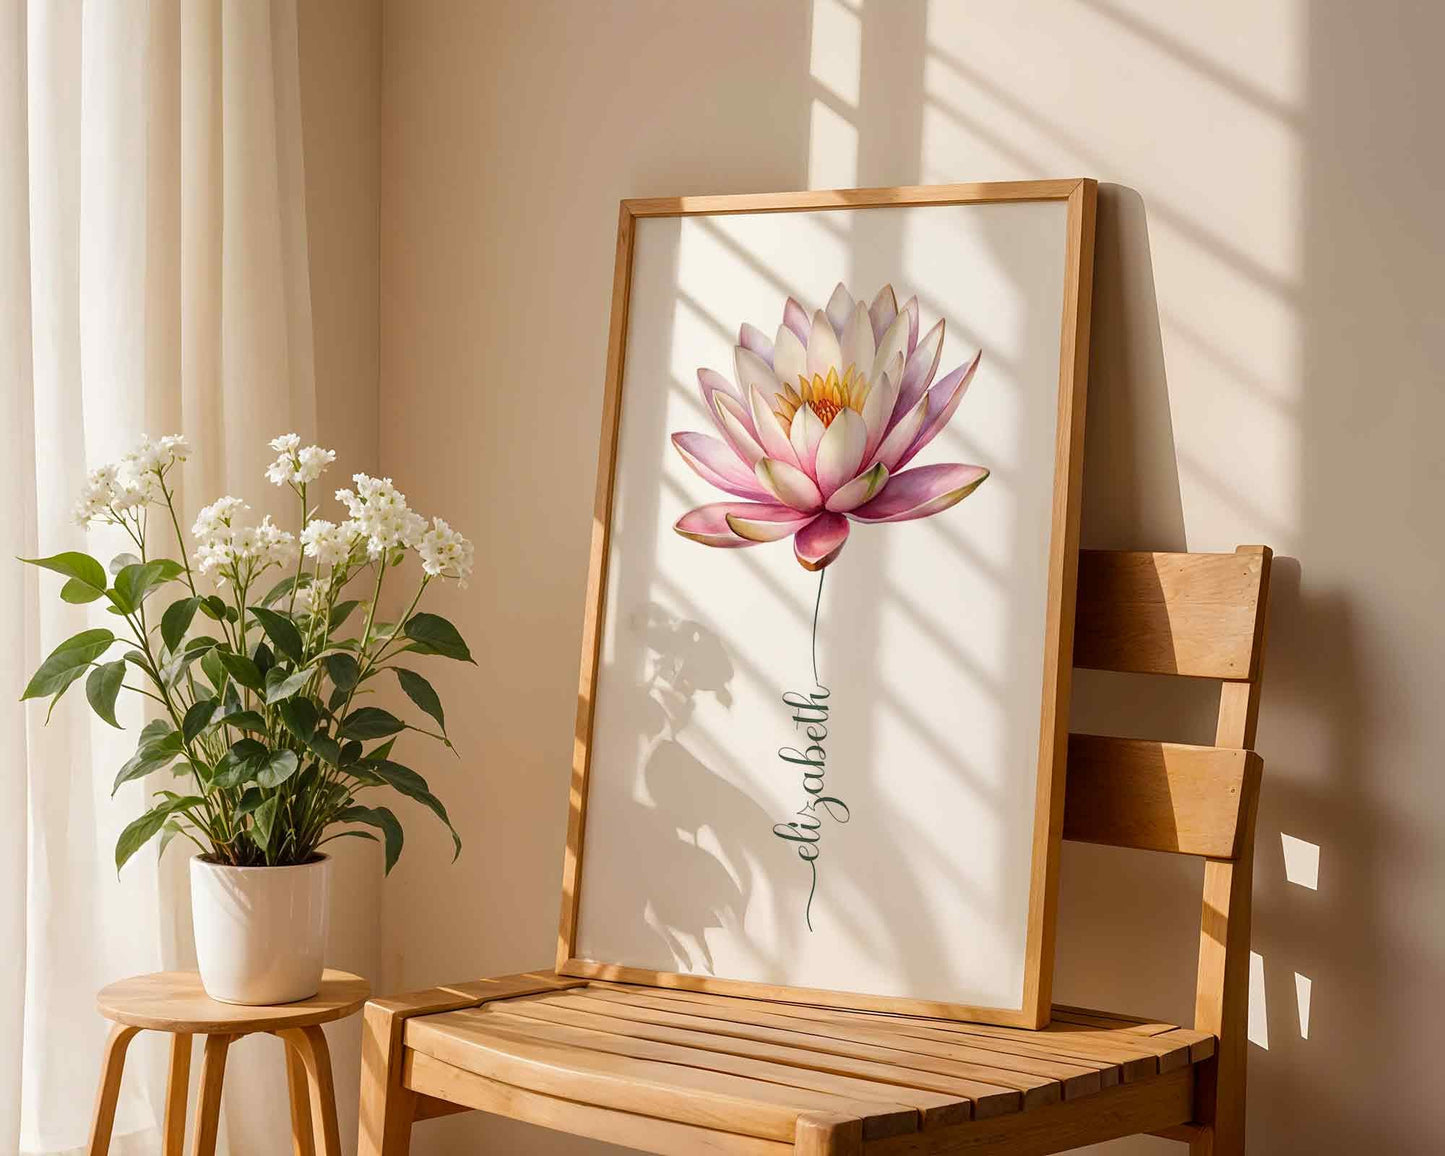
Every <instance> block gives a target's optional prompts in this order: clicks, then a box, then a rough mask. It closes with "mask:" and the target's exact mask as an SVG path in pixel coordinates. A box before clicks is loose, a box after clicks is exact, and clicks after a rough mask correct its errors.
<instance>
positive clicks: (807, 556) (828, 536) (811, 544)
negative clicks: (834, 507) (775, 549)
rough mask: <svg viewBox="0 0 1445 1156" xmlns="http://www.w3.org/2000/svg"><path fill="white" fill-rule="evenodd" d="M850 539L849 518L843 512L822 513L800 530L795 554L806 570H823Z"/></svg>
mask: <svg viewBox="0 0 1445 1156" xmlns="http://www.w3.org/2000/svg"><path fill="white" fill-rule="evenodd" d="M847 541H848V519H847V518H845V517H843V515H842V514H833V513H822V514H819V515H818V516H817V517H816V518H814V519H813V520H812V521H811V522H809V523H808V524H807V525H806V526H804V527H803V528H802V529H801V530H799V531H798V533H797V536H796V537H795V538H794V539H793V554H794V555H795V556H796V557H797V559H798V561H799V563H801V564H802V567H803V569H804V570H821V569H822V568H823V567H824V566H826V565H827V564H828V563H829V562H831V561H833V559H834V558H836V557H837V556H838V555H839V553H840V552H841V551H842V549H843V544H844V543H845V542H847Z"/></svg>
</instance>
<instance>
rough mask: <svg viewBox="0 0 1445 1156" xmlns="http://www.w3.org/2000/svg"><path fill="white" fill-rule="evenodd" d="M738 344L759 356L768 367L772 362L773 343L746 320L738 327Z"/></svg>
mask: <svg viewBox="0 0 1445 1156" xmlns="http://www.w3.org/2000/svg"><path fill="white" fill-rule="evenodd" d="M738 344H739V345H741V346H742V347H743V348H744V349H747V350H750V351H751V352H753V353H756V354H757V355H758V356H759V357H761V358H762V359H763V361H764V363H766V364H767V366H768V367H769V368H772V364H773V343H772V341H770V340H769V339H768V335H767V334H766V333H764V332H763V331H762V330H761V329H759V328H758V327H757V326H755V325H749V324H748V323H747V322H746V321H744V322H743V323H742V326H741V328H739V329H738Z"/></svg>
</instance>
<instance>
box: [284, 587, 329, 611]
mask: <svg viewBox="0 0 1445 1156" xmlns="http://www.w3.org/2000/svg"><path fill="white" fill-rule="evenodd" d="M323 594H324V590H323V588H322V587H319V586H313V585H311V584H310V583H308V584H306V585H305V586H298V587H296V590H295V594H294V596H293V598H292V602H291V609H292V610H293V611H294V612H295V613H297V614H311V613H313V612H314V611H315V610H316V609H317V608H318V607H319V606H321V605H322V604H323V603H324V602H325V598H324V597H323Z"/></svg>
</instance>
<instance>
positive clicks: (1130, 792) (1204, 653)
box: [360, 547, 1270, 1156]
mask: <svg viewBox="0 0 1445 1156" xmlns="http://www.w3.org/2000/svg"><path fill="white" fill-rule="evenodd" d="M1269 569H1270V553H1269V551H1268V550H1267V549H1265V548H1263V547H1241V548H1240V549H1239V550H1238V551H1236V552H1235V553H1234V554H1149V553H1120V552H1092V551H1083V552H1082V553H1081V554H1080V558H1079V599H1078V612H1077V630H1076V633H1075V638H1074V665H1075V666H1078V667H1089V668H1097V669H1103V670H1112V671H1119V672H1126V673H1135V674H1153V675H1180V676H1184V677H1191V678H1210V679H1216V680H1218V681H1219V683H1220V699H1219V719H1218V724H1217V727H1216V732H1215V745H1214V746H1197V745H1188V744H1183V743H1169V742H1160V741H1146V740H1140V739H1123V738H1111V737H1106V736H1097V735H1083V734H1075V735H1071V736H1070V737H1069V746H1068V767H1067V785H1066V789H1065V795H1064V807H1063V816H1062V819H1063V836H1064V838H1066V839H1070V840H1075V841H1080V842H1091V843H1103V844H1107V845H1110V846H1116V847H1126V848H1132V849H1137V850H1144V851H1155V852H1170V853H1174V854H1183V855H1195V856H1199V857H1201V858H1203V859H1204V861H1205V867H1204V891H1203V896H1202V904H1201V915H1200V939H1199V964H1198V974H1197V979H1196V984H1195V1017H1194V1026H1193V1027H1188V1028H1186V1027H1177V1026H1175V1025H1174V1024H1170V1023H1164V1022H1160V1021H1158V1020H1153V1019H1147V1018H1140V1017H1137V1016H1133V1015H1129V1014H1115V1013H1111V1012H1100V1011H1093V1010H1090V1009H1087V1008H1078V1007H1066V1006H1060V1005H1055V1006H1054V1007H1053V1009H1052V1015H1051V1022H1050V1023H1049V1024H1048V1026H1047V1027H1045V1028H1042V1029H1039V1030H1027V1029H1022V1028H1008V1027H1000V1026H996V1025H990V1024H976V1023H966V1022H961V1021H958V1020H948V1019H929V1018H923V1017H917V1016H905V1015H893V1014H884V1013H878V1012H869V1011H859V1010H852V1009H849V1008H846V1007H843V1006H838V1005H840V1004H842V1003H843V1002H845V997H839V999H838V1001H837V1003H835V1004H833V1005H828V1004H825V1003H819V1002H817V1001H818V1000H819V999H820V998H821V997H824V996H826V994H827V993H820V992H809V991H806V990H802V989H779V992H780V995H779V996H777V997H774V998H771V999H766V1000H764V999H748V998H743V997H739V996H733V995H725V994H721V993H719V992H717V991H708V990H706V988H707V984H706V982H705V977H703V978H701V979H700V978H699V977H685V978H684V979H677V980H675V981H674V983H675V984H682V983H684V982H686V983H687V984H688V986H687V987H686V989H684V987H682V986H660V985H647V986H644V985H640V984H621V983H611V982H604V981H602V980H599V979H593V978H587V977H582V976H576V975H558V974H556V973H555V972H550V971H549V972H528V973H526V974H522V975H511V976H503V977H500V978H497V979H487V980H473V981H469V982H467V983H462V984H456V985H453V986H450V987H444V988H434V989H431V990H430V991H424V992H417V993H414V994H412V995H409V996H402V997H397V998H395V999H389V1000H373V1001H372V1002H371V1003H370V1004H368V1005H367V1010H366V1023H365V1034H364V1036H363V1072H362V1102H361V1146H360V1152H361V1156H406V1154H407V1152H408V1148H409V1143H410V1135H411V1126H412V1123H413V1122H414V1121H416V1120H422V1119H426V1118H428V1117H430V1116H436V1115H442V1114H445V1113H448V1112H455V1111H465V1110H467V1109H479V1110H481V1111H485V1112H491V1113H495V1114H497V1115H502V1116H508V1117H511V1118H513V1119H518V1120H525V1121H529V1122H531V1123H534V1124H540V1125H542V1126H544V1127H548V1128H552V1129H555V1130H559V1131H564V1132H572V1133H574V1134H577V1135H581V1136H588V1137H592V1138H594V1139H597V1140H603V1141H607V1142H609V1143H614V1144H620V1145H624V1146H627V1147H630V1148H634V1149H640V1150H642V1151H646V1152H656V1153H676V1154H678V1156H693V1154H695V1153H700V1154H719V1156H724V1154H725V1156H784V1154H785V1153H799V1154H802V1156H859V1154H861V1153H864V1152H866V1153H869V1154H870V1156H925V1154H939V1156H942V1154H945V1153H960V1154H962V1153H969V1152H974V1153H981V1152H984V1151H988V1152H991V1153H996V1154H1007V1156H1043V1154H1045V1153H1051V1152H1063V1151H1067V1150H1069V1149H1071V1148H1077V1147H1082V1146H1084V1145H1087V1144H1093V1143H1097V1142H1100V1141H1104V1140H1109V1139H1113V1138H1115V1137H1119V1136H1126V1135H1132V1134H1135V1133H1146V1132H1154V1133H1158V1134H1161V1135H1164V1136H1168V1137H1169V1138H1171V1139H1175V1140H1180V1141H1184V1142H1185V1143H1187V1144H1189V1146H1190V1149H1191V1152H1192V1153H1193V1154H1194V1156H1241V1154H1242V1153H1243V1150H1244V1074H1245V1057H1246V1050H1245V1049H1246V1036H1245V1027H1246V1013H1247V1006H1246V996H1247V988H1248V965H1249V912H1250V874H1251V868H1252V864H1253V850H1254V822H1255V815H1256V810H1257V801H1258V795H1259V785H1260V778H1261V773H1262V766H1263V764H1262V762H1261V760H1260V758H1259V756H1258V755H1257V754H1255V753H1254V751H1253V750H1252V749H1251V748H1252V747H1253V745H1254V733H1255V725H1256V720H1257V716H1258V708H1259V679H1260V670H1261V660H1262V655H1263V650H1264V614H1265V608H1266V598H1267V594H1268V588H1269ZM564 959H565V957H564ZM561 966H563V967H564V970H566V965H565V963H564V964H563V965H561ZM770 994H771V993H770ZM808 1001H813V1002H808Z"/></svg>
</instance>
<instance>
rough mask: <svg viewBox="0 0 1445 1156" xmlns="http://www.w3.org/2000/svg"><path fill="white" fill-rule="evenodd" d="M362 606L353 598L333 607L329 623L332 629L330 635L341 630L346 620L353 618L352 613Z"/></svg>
mask: <svg viewBox="0 0 1445 1156" xmlns="http://www.w3.org/2000/svg"><path fill="white" fill-rule="evenodd" d="M360 605H361V603H360V602H358V601H356V599H354V598H351V599H347V601H345V602H338V603H337V604H336V605H335V606H333V607H332V608H331V618H330V620H329V622H328V625H329V626H330V628H331V629H330V631H329V632H328V633H334V632H335V631H337V630H339V629H341V627H342V625H343V624H344V623H345V622H346V620H347V619H348V618H350V617H351V612H352V611H353V610H355V609H356V608H357V607H358V606H360Z"/></svg>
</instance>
